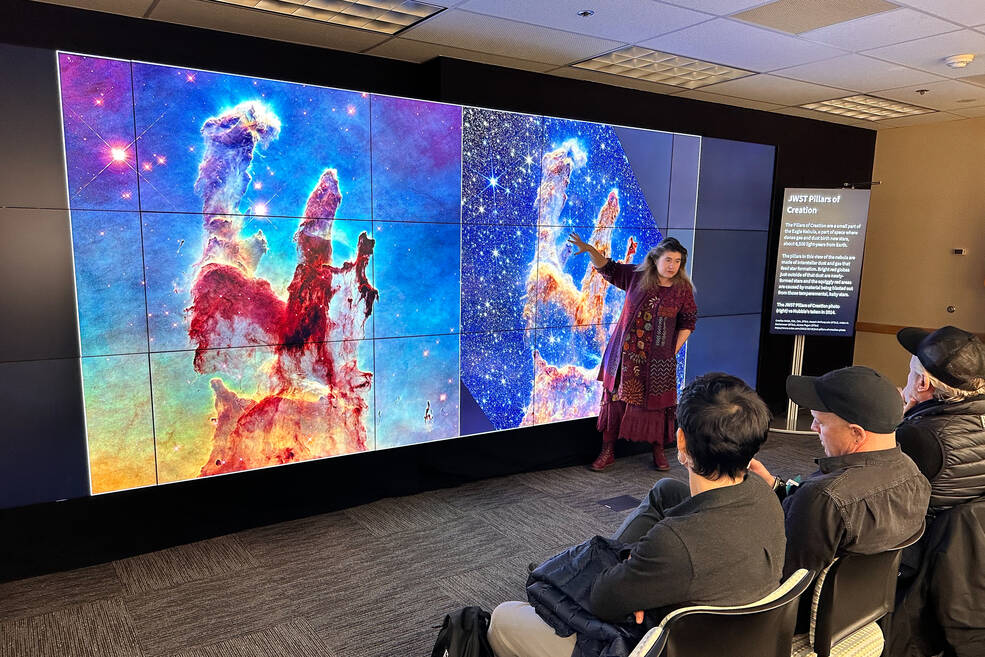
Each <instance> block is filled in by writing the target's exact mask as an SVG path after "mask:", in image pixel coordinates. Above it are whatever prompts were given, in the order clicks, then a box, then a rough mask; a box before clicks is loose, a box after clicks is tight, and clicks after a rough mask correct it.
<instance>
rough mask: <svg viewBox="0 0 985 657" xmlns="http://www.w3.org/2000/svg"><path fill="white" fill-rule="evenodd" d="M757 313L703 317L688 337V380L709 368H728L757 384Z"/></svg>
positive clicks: (736, 374)
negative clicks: (755, 346)
mask: <svg viewBox="0 0 985 657" xmlns="http://www.w3.org/2000/svg"><path fill="white" fill-rule="evenodd" d="M759 329H760V322H759V315H758V314H755V315H728V316H724V317H702V318H701V319H699V320H698V326H697V328H696V330H695V331H694V334H693V335H692V336H691V338H690V339H689V340H688V341H687V382H688V383H690V382H691V381H694V379H696V378H697V377H699V376H701V375H702V374H706V373H708V372H728V373H729V374H734V375H735V376H737V377H739V378H740V379H742V380H743V381H745V382H746V383H748V384H749V385H750V386H753V387H755V386H756V367H757V358H756V352H755V350H754V349H753V348H752V347H751V345H755V344H757V343H758V342H759Z"/></svg>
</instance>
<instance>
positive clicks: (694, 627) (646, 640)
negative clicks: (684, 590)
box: [629, 569, 814, 657]
mask: <svg viewBox="0 0 985 657" xmlns="http://www.w3.org/2000/svg"><path fill="white" fill-rule="evenodd" d="M813 577H814V573H813V572H812V571H809V570H804V569H801V570H798V571H797V572H795V573H794V574H792V575H791V576H790V577H788V578H787V580H786V581H785V582H783V583H782V584H781V585H780V587H779V588H778V589H776V590H775V591H773V592H772V593H770V594H769V595H768V596H766V597H765V598H763V599H762V600H758V601H756V602H753V603H750V604H747V605H742V606H738V607H710V606H696V607H682V608H681V609H677V610H675V611H673V612H671V613H669V614H667V616H666V617H665V618H664V619H663V621H661V623H660V625H658V626H657V627H654V628H653V629H651V630H650V631H649V632H647V633H646V634H645V635H644V636H643V638H642V639H641V640H640V642H639V643H638V644H637V646H636V648H635V649H634V650H633V652H632V653H630V656H629V657H658V656H659V657H721V656H722V655H730V656H731V657H788V656H789V655H790V644H791V641H792V639H793V632H794V625H795V624H796V622H797V600H798V599H799V598H800V596H801V595H802V594H803V593H804V591H806V590H807V589H808V588H809V587H810V585H811V580H812V579H813Z"/></svg>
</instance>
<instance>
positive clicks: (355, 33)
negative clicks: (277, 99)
mask: <svg viewBox="0 0 985 657" xmlns="http://www.w3.org/2000/svg"><path fill="white" fill-rule="evenodd" d="M150 18H152V19H154V20H159V21H167V22H169V23H180V24H182V25H192V26H194V27H204V28H206V29H212V30H221V31H223V32H233V33H236V34H247V35H249V36H255V37H261V38H264V39H277V40H279V41H289V42H291V43H303V44H307V45H313V46H321V47H323V48H333V49H335V50H348V51H351V52H358V51H360V50H365V49H366V48H370V47H372V46H375V45H376V44H378V43H382V42H383V41H385V40H386V39H388V38H389V36H387V35H386V34H376V33H373V32H367V31H366V30H357V29H352V28H346V27H340V26H335V25H329V24H327V23H322V22H319V21H313V20H305V19H303V18H293V17H291V16H283V15H279V14H275V13H272V12H266V11H264V12H261V11H259V10H257V9H247V8H245V7H236V6H232V5H222V4H219V3H215V2H206V1H204V0H161V1H160V2H159V3H158V4H157V5H155V6H154V9H153V10H152V11H151V14H150Z"/></svg>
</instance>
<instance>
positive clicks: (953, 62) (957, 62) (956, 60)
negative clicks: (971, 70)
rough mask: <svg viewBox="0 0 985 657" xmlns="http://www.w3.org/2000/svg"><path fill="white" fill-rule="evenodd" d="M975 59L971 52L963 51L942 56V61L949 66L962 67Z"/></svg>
mask: <svg viewBox="0 0 985 657" xmlns="http://www.w3.org/2000/svg"><path fill="white" fill-rule="evenodd" d="M973 61H975V56H974V55H973V54H972V53H965V54H963V55H951V56H950V57H945V58H944V63H945V64H947V65H948V66H950V67H951V68H964V67H966V66H967V65H968V64H970V63H972V62H973Z"/></svg>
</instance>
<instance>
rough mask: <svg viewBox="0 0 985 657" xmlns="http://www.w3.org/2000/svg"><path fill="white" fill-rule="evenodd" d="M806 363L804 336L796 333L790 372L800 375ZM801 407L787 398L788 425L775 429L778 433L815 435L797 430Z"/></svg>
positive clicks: (811, 432)
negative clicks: (798, 414)
mask: <svg viewBox="0 0 985 657" xmlns="http://www.w3.org/2000/svg"><path fill="white" fill-rule="evenodd" d="M803 365H804V336H803V335H795V336H793V360H792V361H791V364H790V373H791V374H793V375H795V376H800V371H801V368H802V367H803ZM799 410H800V407H799V406H797V404H795V403H794V401H793V400H792V399H788V400H787V425H786V427H785V428H783V429H773V431H774V432H776V433H789V434H796V435H798V436H806V435H813V434H814V432H813V431H798V430H797V413H798V411H799Z"/></svg>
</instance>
